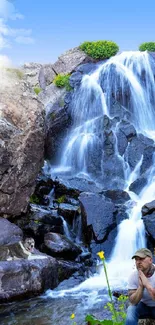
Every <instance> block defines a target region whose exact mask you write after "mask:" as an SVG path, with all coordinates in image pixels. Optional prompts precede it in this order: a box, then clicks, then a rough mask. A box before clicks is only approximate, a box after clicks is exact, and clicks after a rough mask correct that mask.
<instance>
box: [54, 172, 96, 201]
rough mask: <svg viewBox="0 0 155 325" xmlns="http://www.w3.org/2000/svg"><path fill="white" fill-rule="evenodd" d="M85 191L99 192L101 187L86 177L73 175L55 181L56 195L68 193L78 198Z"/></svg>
mask: <svg viewBox="0 0 155 325" xmlns="http://www.w3.org/2000/svg"><path fill="white" fill-rule="evenodd" d="M83 191H88V192H94V193H99V192H100V191H101V188H99V187H97V185H96V184H95V182H93V181H91V180H87V179H84V178H78V177H74V178H73V177H72V178H69V177H68V178H67V179H62V178H58V179H57V181H55V193H56V196H60V195H63V194H67V195H70V196H72V197H73V198H75V199H77V198H78V196H79V194H80V193H81V192H83Z"/></svg>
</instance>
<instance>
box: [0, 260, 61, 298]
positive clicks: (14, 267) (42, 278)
mask: <svg viewBox="0 0 155 325" xmlns="http://www.w3.org/2000/svg"><path fill="white" fill-rule="evenodd" d="M57 272H58V264H57V262H56V260H55V259H54V258H52V257H48V258H44V259H43V258H40V259H34V260H31V261H29V260H23V259H22V260H18V261H11V262H10V261H9V262H8V261H6V262H0V279H1V281H0V282H1V291H0V302H1V303H2V302H6V301H10V300H15V299H24V298H26V297H31V296H34V295H39V294H40V293H42V292H43V291H44V290H46V289H48V288H51V289H53V288H55V287H56V286H57V285H58V278H57Z"/></svg>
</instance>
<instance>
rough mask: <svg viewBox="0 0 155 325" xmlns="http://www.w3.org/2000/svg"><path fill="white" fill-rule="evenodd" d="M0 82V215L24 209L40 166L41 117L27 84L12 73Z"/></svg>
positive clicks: (42, 117)
mask: <svg viewBox="0 0 155 325" xmlns="http://www.w3.org/2000/svg"><path fill="white" fill-rule="evenodd" d="M3 74H4V76H3V78H2V79H1V81H0V126H1V127H0V139H1V140H0V215H12V216H13V215H19V214H20V213H21V212H22V211H25V210H26V208H27V204H28V200H29V197H30V195H31V194H32V193H33V191H34V187H35V178H36V176H37V174H38V172H39V170H40V168H41V166H42V165H43V157H44V114H43V106H42V105H41V103H40V102H39V101H38V100H37V97H36V96H35V94H34V92H33V90H32V89H31V87H30V86H29V84H27V83H25V82H24V81H23V80H20V79H18V78H17V77H15V76H14V75H12V74H11V73H9V72H8V73H6V72H5V73H3Z"/></svg>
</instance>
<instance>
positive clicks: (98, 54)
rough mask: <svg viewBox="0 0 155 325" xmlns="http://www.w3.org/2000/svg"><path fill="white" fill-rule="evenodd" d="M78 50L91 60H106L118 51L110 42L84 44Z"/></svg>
mask: <svg viewBox="0 0 155 325" xmlns="http://www.w3.org/2000/svg"><path fill="white" fill-rule="evenodd" d="M79 48H80V49H81V50H82V51H84V52H85V53H86V54H87V55H89V56H90V57H92V58H93V59H97V60H103V59H108V58H110V57H111V56H113V55H115V54H116V53H117V52H118V51H119V47H118V45H117V44H116V43H114V42H112V41H96V42H84V43H82V44H81V45H80V46H79Z"/></svg>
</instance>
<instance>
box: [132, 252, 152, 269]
mask: <svg viewBox="0 0 155 325" xmlns="http://www.w3.org/2000/svg"><path fill="white" fill-rule="evenodd" d="M133 258H134V259H135V262H136V268H137V270H142V271H143V273H147V272H148V271H149V270H150V268H151V266H152V253H151V251H150V250H149V249H148V248H141V249H139V250H138V251H137V252H136V253H135V254H134V255H133V256H132V259H133Z"/></svg>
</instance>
